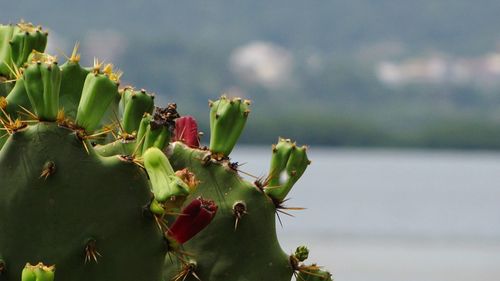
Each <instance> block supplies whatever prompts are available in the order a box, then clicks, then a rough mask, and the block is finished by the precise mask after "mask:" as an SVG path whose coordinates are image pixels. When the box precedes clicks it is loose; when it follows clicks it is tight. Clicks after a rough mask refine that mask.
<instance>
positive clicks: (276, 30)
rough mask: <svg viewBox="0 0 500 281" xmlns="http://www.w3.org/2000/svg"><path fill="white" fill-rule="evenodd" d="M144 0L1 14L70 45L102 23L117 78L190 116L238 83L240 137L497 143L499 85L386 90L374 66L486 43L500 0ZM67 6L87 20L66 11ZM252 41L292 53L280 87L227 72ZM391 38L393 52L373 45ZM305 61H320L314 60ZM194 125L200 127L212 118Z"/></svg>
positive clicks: (16, 7)
mask: <svg viewBox="0 0 500 281" xmlns="http://www.w3.org/2000/svg"><path fill="white" fill-rule="evenodd" d="M94 2H95V3H94ZM151 2H152V3H149V4H148V5H143V4H141V3H137V2H134V1H122V2H121V3H120V5H117V4H116V3H113V2H107V3H101V2H98V1H97V0H89V1H86V2H82V3H70V2H61V3H58V4H57V5H48V4H47V3H45V2H44V3H39V2H38V1H34V0H28V1H23V2H22V3H17V2H16V3H14V2H10V3H5V5H4V6H3V7H4V9H2V11H0V17H2V19H3V20H4V21H6V20H11V21H13V22H14V21H17V20H19V19H20V18H25V19H26V20H30V21H34V22H47V23H48V26H49V31H54V32H55V33H56V34H57V35H58V36H60V37H62V38H63V39H64V40H66V43H67V44H68V48H70V47H71V45H72V42H74V41H76V40H77V39H79V40H81V38H85V34H87V33H88V32H89V31H93V30H98V29H100V27H101V26H103V25H105V26H109V30H111V31H113V32H116V33H117V34H119V35H120V36H122V37H123V38H124V40H125V41H124V42H125V43H124V44H123V46H124V49H123V52H121V53H120V54H119V57H116V58H114V59H113V61H122V62H124V63H123V64H120V65H118V67H119V68H120V69H122V70H123V71H124V72H125V73H127V75H125V76H124V77H123V80H124V81H125V82H129V83H132V84H135V85H138V86H143V85H144V86H146V85H147V86H148V88H149V89H151V90H153V91H154V92H156V94H157V96H159V100H160V101H162V102H167V101H172V100H176V101H177V102H178V103H179V104H183V105H184V107H183V109H184V110H185V111H186V112H195V113H196V112H200V114H194V116H195V117H198V120H204V118H203V117H204V116H203V114H202V113H201V112H203V111H202V109H205V107H206V102H207V100H208V99H209V98H210V97H213V96H214V95H218V94H220V93H222V92H224V91H227V90H230V89H239V90H240V91H241V92H243V94H244V96H245V98H248V99H251V100H252V101H253V102H254V103H255V104H256V105H258V108H259V112H256V114H252V119H253V121H252V122H251V124H249V128H248V130H246V131H245V132H244V134H243V136H242V140H243V141H245V142H260V143H268V142H270V141H274V139H275V135H276V134H281V135H287V136H292V137H294V138H298V139H301V140H304V142H307V143H310V144H324V145H343V146H419V147H453V148H493V149H497V148H500V95H498V93H500V86H499V85H500V84H499V85H497V86H495V87H490V88H485V87H482V86H481V85H473V84H439V85H423V84H421V85H419V84H414V85H407V86H401V87H398V88H392V87H389V86H387V85H384V84H382V83H380V82H379V81H378V79H377V78H376V76H375V73H374V67H375V63H376V62H377V60H379V59H385V58H388V59H393V60H398V59H404V58H408V57H416V56H421V55H425V54H428V53H436V52H437V53H445V54H447V55H449V56H461V57H474V56H478V55H481V54H485V53H489V52H492V51H494V50H495V48H496V46H497V41H498V38H499V37H498V26H500V18H499V17H498V15H497V13H496V11H498V10H500V2H498V1H493V0H482V1H476V2H471V1H465V0H457V1H453V2H449V1H446V2H444V1H434V0H424V1H395V0H381V1H377V2H373V1H369V0H354V1H321V2H314V3H311V2H304V1H299V0H290V1H286V3H285V2H278V1H264V0H255V1H251V2H248V3H236V2H234V3H231V2H228V1H219V0H215V1H210V3H207V2H206V1H201V0H199V1H175V2H169V1H151ZM97 3H98V4H97ZM94 6H99V7H100V8H99V9H94V8H92V7H94ZM49 7H50V8H49ZM68 10H73V11H80V12H81V14H88V15H92V20H89V18H88V17H83V16H82V17H75V16H74V15H68V14H67V13H64V12H63V11H68ZM40 11H42V12H40ZM130 18H133V19H134V20H133V21H131V20H124V19H130ZM60 22H65V23H66V24H65V25H63V26H61V25H60V24H59V23H60ZM50 27H52V30H50ZM56 27H57V28H56ZM254 40H263V41H269V42H272V43H274V44H277V45H279V46H282V47H284V48H286V49H287V50H289V52H290V54H291V55H292V56H293V61H294V63H293V65H294V68H293V71H292V73H291V82H290V83H288V84H287V85H286V86H285V87H282V88H265V87H263V86H259V85H255V84H250V83H247V82H244V81H242V80H241V79H239V78H238V77H236V75H235V74H234V73H232V72H231V71H230V68H229V58H230V55H231V53H232V51H233V50H234V49H235V48H238V47H240V46H242V45H245V44H248V43H249V42H252V41H254ZM83 43H84V42H82V45H84V44H83ZM388 43H394V44H395V46H396V50H394V49H391V50H389V51H387V50H385V51H380V46H381V45H384V44H388ZM398 46H399V47H398ZM101 47H102V48H106V46H101ZM398 48H399V49H398ZM389 49H390V48H389ZM67 51H68V50H67ZM84 51H85V50H84ZM84 55H85V53H84ZM311 57H314V58H316V60H317V61H318V62H319V66H317V67H314V66H311V65H310V59H311ZM101 59H106V58H101ZM0 91H1V90H0ZM306 102H307V103H306ZM304 104H307V107H304V106H302V105H304ZM284 120H286V121H284ZM290 120H292V121H291V122H290ZM200 128H201V130H203V131H208V128H209V124H208V123H207V122H205V123H202V124H200ZM202 141H203V142H205V143H206V142H208V139H202Z"/></svg>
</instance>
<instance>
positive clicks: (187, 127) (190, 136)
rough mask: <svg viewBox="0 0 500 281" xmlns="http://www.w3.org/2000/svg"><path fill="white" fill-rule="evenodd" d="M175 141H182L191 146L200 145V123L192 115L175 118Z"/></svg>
mask: <svg viewBox="0 0 500 281" xmlns="http://www.w3.org/2000/svg"><path fill="white" fill-rule="evenodd" d="M174 141H182V142H184V143H185V144H186V145H188V146H190V147H200V137H199V134H198V124H197V123H196V120H195V119H194V118H193V117H192V116H182V117H180V118H177V119H175V133H174Z"/></svg>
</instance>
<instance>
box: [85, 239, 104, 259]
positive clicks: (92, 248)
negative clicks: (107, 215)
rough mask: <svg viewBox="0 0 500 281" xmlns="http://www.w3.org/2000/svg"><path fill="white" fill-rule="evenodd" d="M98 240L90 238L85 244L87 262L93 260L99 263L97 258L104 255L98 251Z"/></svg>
mask: <svg viewBox="0 0 500 281" xmlns="http://www.w3.org/2000/svg"><path fill="white" fill-rule="evenodd" d="M96 243H97V241H96V240H95V239H94V238H90V239H89V240H88V242H87V244H86V245H85V263H88V262H90V261H91V260H93V261H94V262H95V263H98V261H97V259H98V258H99V257H102V256H101V254H100V253H99V252H98V251H97V245H96Z"/></svg>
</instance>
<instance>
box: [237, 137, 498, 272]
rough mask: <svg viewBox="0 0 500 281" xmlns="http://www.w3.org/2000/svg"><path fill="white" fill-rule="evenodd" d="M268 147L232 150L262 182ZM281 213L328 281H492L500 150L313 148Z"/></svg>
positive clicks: (287, 243) (288, 233) (286, 230)
mask: <svg viewBox="0 0 500 281" xmlns="http://www.w3.org/2000/svg"><path fill="white" fill-rule="evenodd" d="M270 156H271V147H270V146H269V147H237V148H236V150H235V151H234V152H233V154H232V158H233V160H234V161H238V162H240V164H241V163H245V164H244V165H243V166H241V169H242V170H243V171H245V172H248V173H251V174H253V175H256V176H265V175H266V174H267V171H268V169H269V161H270ZM309 158H310V159H311V160H312V161H313V163H312V165H311V166H310V167H309V169H308V170H307V172H306V173H305V174H304V176H303V177H302V178H301V179H300V181H299V182H298V183H297V184H296V185H295V187H294V189H293V190H292V192H291V193H290V194H289V197H290V200H289V201H288V202H287V205H288V206H291V207H306V208H307V209H306V210H303V211H292V212H291V213H293V214H294V215H295V217H294V218H290V217H287V216H283V215H282V216H281V220H282V222H283V227H281V226H279V224H278V228H279V235H280V241H281V243H282V246H283V249H284V250H285V251H288V252H292V251H293V249H294V248H295V247H296V246H298V245H303V244H305V245H308V246H309V247H310V250H311V255H310V259H309V261H310V262H318V263H321V264H322V265H325V266H326V267H327V268H328V269H329V270H331V271H332V273H333V274H334V277H335V280H337V281H340V280H342V281H366V280H370V281H412V280H415V281H417V280H418V281H447V280H450V281H451V280H453V281H462V280H464V281H465V280H467V281H480V280H485V281H490V280H500V153H497V152H460V151H429V150H371V149H353V150H347V149H330V148H312V149H310V151H309Z"/></svg>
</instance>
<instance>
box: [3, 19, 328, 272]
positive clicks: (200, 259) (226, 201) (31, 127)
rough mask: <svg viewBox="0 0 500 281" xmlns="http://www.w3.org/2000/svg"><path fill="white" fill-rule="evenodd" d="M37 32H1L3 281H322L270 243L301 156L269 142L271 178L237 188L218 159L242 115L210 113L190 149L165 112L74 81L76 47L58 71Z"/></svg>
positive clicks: (109, 69) (240, 182) (225, 154)
mask: <svg viewBox="0 0 500 281" xmlns="http://www.w3.org/2000/svg"><path fill="white" fill-rule="evenodd" d="M19 30H23V32H24V33H22V34H19ZM27 30H28V31H27ZM41 30H42V29H41V28H40V27H35V26H33V25H31V24H29V23H25V22H22V23H21V24H20V25H18V26H17V27H15V26H10V25H9V26H0V63H2V64H3V65H4V66H5V68H0V79H1V80H2V81H3V82H2V83H3V84H2V85H3V86H2V87H0V89H3V90H0V91H3V94H2V95H1V96H0V109H1V110H0V123H1V127H2V128H1V130H2V135H0V281H14V280H20V279H21V280H22V281H30V280H37V281H45V280H47V281H49V280H50V281H54V280H55V281H58V280H71V281H79V280H91V281H101V280H102V281H110V280H111V281H112V280H124V281H127V280H131V281H132V280H145V281H159V280H173V281H180V280H218V281H226V280H227V281H229V280H232V281H234V280H252V281H253V280H277V281H281V280H283V281H285V280H286V281H288V280H291V278H292V276H293V275H295V276H296V278H297V279H298V280H331V278H330V274H329V273H327V272H325V271H322V270H321V268H320V267H318V266H316V265H306V264H304V260H305V259H306V258H307V256H308V253H309V252H308V250H307V248H305V247H299V248H298V249H297V250H296V252H295V253H293V254H291V255H288V254H286V253H285V252H284V251H283V250H282V249H281V246H280V245H279V242H278V239H277V237H276V231H275V227H276V226H275V224H276V222H275V218H276V213H277V212H284V211H285V209H286V207H285V206H284V205H283V202H284V201H285V200H286V196H287V194H288V192H289V191H290V190H291V188H292V186H293V184H294V183H295V182H296V181H297V180H298V179H299V178H300V176H301V175H302V174H303V173H304V171H305V169H306V167H307V165H308V164H309V163H310V161H309V160H308V158H307V149H306V147H299V146H297V145H296V144H295V143H294V142H292V141H290V140H286V139H280V140H279V142H278V144H277V145H276V146H273V150H272V153H273V157H272V162H271V170H270V172H269V177H267V178H265V179H259V180H257V181H255V182H254V183H251V182H247V181H246V180H244V179H243V178H242V177H241V176H240V171H239V168H238V164H237V163H233V162H231V159H230V158H229V154H230V152H231V151H232V150H233V148H234V147H235V145H236V142H237V140H238V138H239V135H240V134H241V132H242V130H243V128H244V125H245V123H246V121H247V119H248V116H249V113H250V110H249V106H250V102H249V101H246V100H241V99H239V98H234V99H231V98H228V97H225V96H222V97H221V98H220V99H219V100H217V101H214V102H210V128H211V137H210V145H209V147H200V133H199V132H198V127H197V124H196V121H195V120H194V118H192V117H190V116H180V115H179V113H178V112H177V105H176V104H174V103H171V104H168V105H167V106H166V107H164V108H161V107H155V106H154V95H152V94H150V93H148V92H147V91H145V90H135V89H134V88H133V87H130V86H127V87H124V88H120V85H119V81H120V76H121V73H120V72H116V71H114V69H113V66H112V65H110V64H108V65H103V64H102V63H100V62H99V61H98V60H95V61H94V65H93V67H91V68H84V67H81V66H80V64H79V58H80V56H79V54H78V52H77V46H75V50H74V51H73V53H72V55H71V56H70V57H69V59H68V61H67V62H66V63H64V64H63V65H61V66H59V64H58V62H57V59H56V58H55V57H53V56H50V55H48V54H45V53H43V51H44V50H43V49H44V47H45V43H46V33H43V32H41ZM16 36H18V37H19V36H21V37H22V38H24V39H23V40H24V41H22V40H21V41H22V42H23V43H22V44H24V45H22V46H23V47H22V48H20V47H19V46H18V45H16V44H21V43H18V41H19V40H20V39H18V38H17V37H16ZM23 36H24V37H23ZM44 36H45V37H44ZM14 37H15V38H14ZM44 38H45V39H44ZM10 42H14V43H10ZM14 46H15V48H14ZM26 48H28V50H29V51H26ZM19 50H22V51H19ZM5 69H7V70H8V71H6V70H5ZM2 71H3V72H2ZM0 93H2V92H0ZM32 264H34V265H32Z"/></svg>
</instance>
